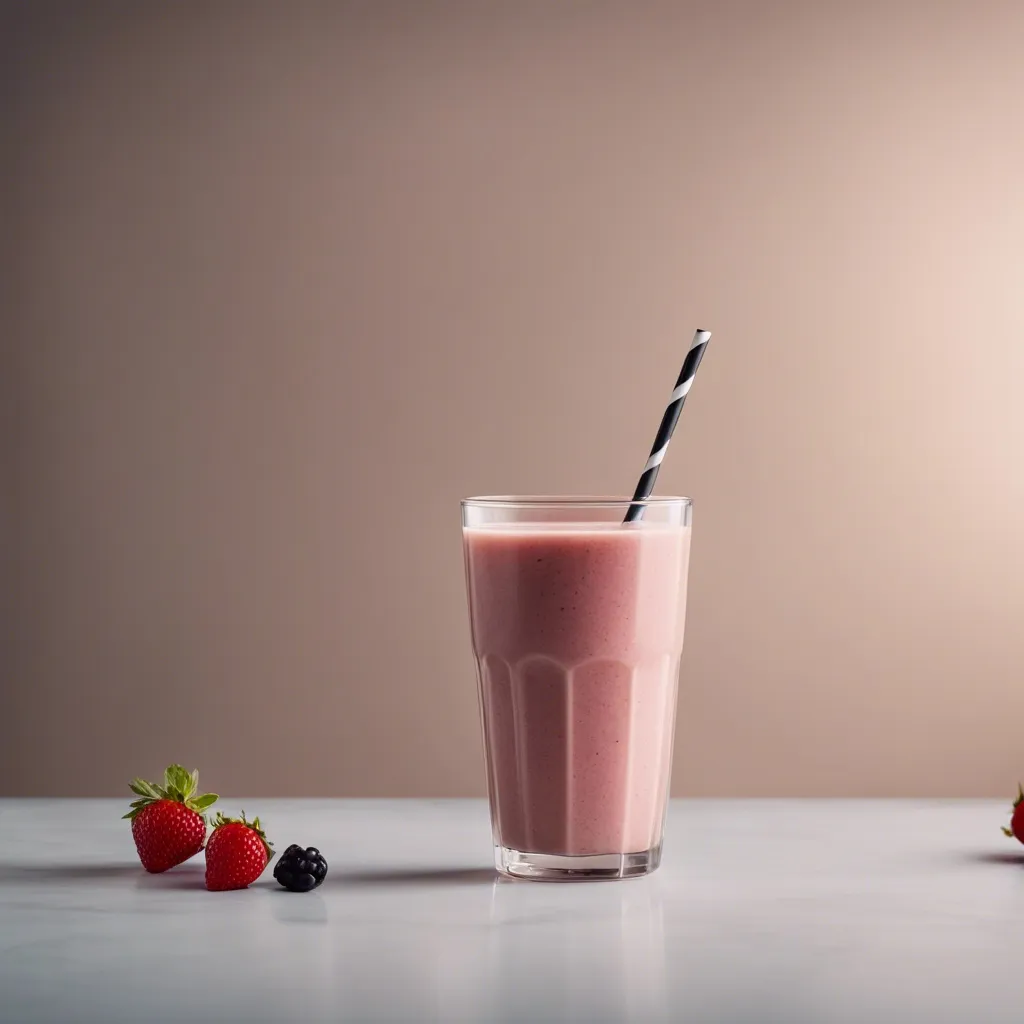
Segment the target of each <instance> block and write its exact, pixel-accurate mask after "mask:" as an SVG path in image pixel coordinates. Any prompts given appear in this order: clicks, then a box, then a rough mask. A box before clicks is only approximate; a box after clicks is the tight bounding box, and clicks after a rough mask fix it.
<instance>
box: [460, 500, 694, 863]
mask: <svg viewBox="0 0 1024 1024" xmlns="http://www.w3.org/2000/svg"><path fill="white" fill-rule="evenodd" d="M630 504H631V502H630V499H629V498H600V497H594V498H590V497H581V498H574V497H522V498H520V497H484V498H467V499H466V500H465V501H463V502H462V527H463V540H464V550H465V557H466V583H467V590H468V595H469V614H470V624H471V628H472V636H473V649H474V652H475V654H476V661H477V669H478V678H479V687H480V710H481V718H482V720H483V731H484V749H485V757H486V763H487V785H488V793H489V795H490V802H491V827H492V832H493V835H494V850H495V865H496V867H497V868H498V870H499V871H501V872H503V873H505V874H508V875H513V876H516V877H520V878H537V879H556V880H558V879H596V878H627V877H630V876H634V875H644V874H647V873H649V872H651V871H653V870H654V869H655V868H656V867H657V866H658V864H659V862H660V860H661V843H662V832H663V826H664V820H665V806H666V802H667V799H668V789H669V779H670V776H671V770H672V745H673V735H674V729H675V710H676V692H677V689H678V677H679V658H680V655H681V654H682V648H683V625H684V620H685V615H686V578H687V569H688V565H689V552H690V518H691V510H692V503H691V501H690V499H689V498H672V497H668V498H648V499H646V500H645V501H643V502H641V503H640V504H641V505H642V506H643V515H642V518H640V519H638V520H637V521H635V522H630V523H625V522H623V519H624V517H625V515H626V511H627V509H628V508H629V506H630Z"/></svg>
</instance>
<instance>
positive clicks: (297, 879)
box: [274, 843, 327, 892]
mask: <svg viewBox="0 0 1024 1024" xmlns="http://www.w3.org/2000/svg"><path fill="white" fill-rule="evenodd" d="M274 877H275V878H276V879H277V880H278V881H279V882H280V883H281V884H282V885H283V886H284V887H285V888H286V889H290V890H291V891H292V892H309V891H310V889H315V888H316V887H317V886H318V885H319V884H320V883H321V882H322V881H323V880H324V879H325V878H326V877H327V861H326V860H324V855H323V854H322V853H321V852H320V851H319V850H318V849H317V848H316V847H315V846H308V847H306V849H303V848H302V847H301V846H298V845H296V844H295V843H292V845H291V846H289V847H288V849H287V850H285V851H284V853H282V854H281V856H280V857H279V858H278V861H277V863H276V864H275V865H274Z"/></svg>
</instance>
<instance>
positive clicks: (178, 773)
mask: <svg viewBox="0 0 1024 1024" xmlns="http://www.w3.org/2000/svg"><path fill="white" fill-rule="evenodd" d="M128 786H129V788H130V789H131V791H132V792H133V793H134V794H135V795H136V796H137V797H138V799H137V800H133V801H132V802H131V804H130V808H131V809H130V810H129V811H128V813H127V814H125V815H123V817H125V818H128V819H130V820H131V821H134V820H135V818H136V817H137V816H138V815H139V813H140V811H142V810H143V809H144V808H146V807H148V806H149V805H150V804H154V803H156V802H157V801H158V800H171V801H173V802H174V803H177V804H184V805H185V806H186V807H187V808H188V809H189V810H191V811H195V812H196V813H197V814H198V815H199V816H200V817H201V818H202V819H203V821H204V822H205V821H206V815H205V814H204V813H203V812H204V811H205V810H206V809H207V808H208V807H211V806H212V805H213V804H214V803H215V802H216V800H217V794H216V793H199V794H197V792H196V791H197V790H198V788H199V772H198V771H192V772H187V771H185V769H184V768H182V766H181V765H180V764H172V765H170V766H169V767H168V768H167V770H166V771H165V772H164V781H163V785H162V786H161V785H157V784H156V783H153V782H147V781H146V780H145V779H132V781H131V782H130V783H128Z"/></svg>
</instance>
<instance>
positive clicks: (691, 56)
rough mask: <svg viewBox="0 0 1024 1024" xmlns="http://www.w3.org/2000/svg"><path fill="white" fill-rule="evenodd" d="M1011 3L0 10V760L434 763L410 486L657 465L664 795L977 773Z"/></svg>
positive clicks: (1001, 700) (1019, 269)
mask: <svg viewBox="0 0 1024 1024" xmlns="http://www.w3.org/2000/svg"><path fill="white" fill-rule="evenodd" d="M1022 39H1024V4H1020V3H1016V2H1013V0H1006V2H1003V3H991V2H988V3H986V2H977V0H975V2H967V0H964V2H958V3H943V2H925V0H921V2H919V3H914V2H907V0H904V2H902V3H900V2H896V3H892V2H858V3H849V2H842V3H823V2H820V0H815V2H806V3H804V2H797V0H788V2H773V3H762V2H759V0H749V2H719V0H714V2H712V0H706V2H701V3H685V2H678V3H665V4H653V3H643V2H640V3H626V2H622V3H568V2H564V3H557V2H556V3H551V2H535V3H528V2H513V0H507V2H504V3H469V2H467V3H440V2H427V3H419V2H412V0H410V2H407V3H399V2H388V0H382V2H377V3H370V2H365V3H335V4H322V5H313V4H306V3H285V2H283V0H282V2H280V3H257V2H253V3H237V4H236V3H226V2H224V3H199V2H191V3H176V4H174V3H169V2H164V3H145V4H139V3H129V2H124V3H103V2H98V0H93V2H89V3H77V2H66V3H49V2H43V0H35V2H32V3H27V2H26V3H5V4H4V5H3V7H2V14H0V104H2V120H0V132H2V137H0V145H2V189H0V260H2V268H0V269H2V274H0V289H2V295H0V300H2V301H0V346H2V347H0V458H2V461H0V467H2V481H0V485H2V486H0V502H2V505H0V513H2V524H0V544H2V565H0V598H2V602H3V606H2V609H0V627H2V635H0V659H2V661H0V668H2V676H0V683H2V691H0V793H4V794H18V793H23V794H101V793H110V794H116V793H124V794H125V795H126V797H127V790H126V788H125V781H126V780H127V779H128V777H129V776H131V775H134V774H137V773H144V774H153V773H156V772H158V771H159V770H161V769H162V768H163V766H164V765H165V763H166V762H168V761H169V760H171V759H179V760H181V761H183V762H184V763H185V764H186V765H187V766H188V767H192V766H198V767H200V768H201V770H202V773H203V778H204V781H205V782H206V783H207V784H208V785H209V786H211V787H213V788H216V789H219V790H221V791H222V792H223V791H227V792H260V793H266V794H311V795H312V794H339V795H353V794H355V795H359V794H362V795H383V794H387V795H422V794H428V795H470V794H481V793H482V792H483V781H484V779H483V772H482V769H481V762H480V744H479V740H478V735H477V732H478V721H477V710H476V695H475V683H474V680H473V676H472V662H471V658H470V654H469V638H468V630H467V625H466V613H465V605H464V597H463V576H462V563H461V557H462V556H461V549H460V534H459V528H458V505H457V503H458V499H459V498H460V497H461V496H463V495H465V494H470V493H488V492H495V491H500V492H552V491H563V492H565V491H568V492H609V491H612V492H622V491H626V490H629V489H630V488H631V487H632V484H633V482H634V479H635V477H636V475H637V473H638V472H639V470H640V468H641V466H642V465H643V462H644V459H645V457H646V454H647V449H648V447H649V444H650V442H651V439H652V437H653V434H654V430H655V427H656V425H657V422H658V418H659V416H660V414H661V411H662V407H663V405H664V402H665V400H666V397H667V394H668V391H669V389H670V388H671V385H672V383H673V381H674V378H675V375H676V373H677V371H678V368H679V364H680V360H681V358H682V355H683V353H684V351H685V348H686V346H687V344H688V342H689V340H690V336H691V334H692V331H693V329H694V328H695V327H696V326H701V327H707V328H710V329H712V330H713V331H714V332H715V334H714V338H713V340H712V344H711V348H710V350H709V352H708V355H707V358H706V359H705V360H704V364H703V366H702V368H701V372H700V374H699V376H698V379H697V384H696V386H695V387H694V390H693V392H692V394H691V398H690V402H689V404H688V406H687V408H686V411H685V413H684V416H683V421H682V424H681V433H679V434H677V437H676V441H675V443H674V445H673V447H672V449H671V452H670V454H669V458H668V460H667V462H666V463H665V466H664V469H663V471H662V475H661V481H660V485H659V487H660V490H661V491H662V492H663V493H686V494H689V495H692V496H693V497H694V499H695V501H696V515H695V531H694V555H693V564H692V576H691V603H690V620H689V629H688V640H687V650H686V655H685V658H684V668H683V681H682V686H683V689H682V698H681V703H680V721H679V729H678V740H677V754H676V762H675V792H676V793H677V794H684V793H685V794H841V795H846V794H854V795H856V794H871V795H875V794H897V795H898V794H945V795H968V794H993V795H994V794H1007V795H1008V794H1010V793H1011V792H1012V789H1013V787H1014V786H1015V784H1016V780H1017V777H1018V775H1019V774H1024V739H1022V736H1021V729H1020V726H1021V723H1022V722H1024V529H1022V528H1021V524H1020V519H1021V515H1022V510H1024V472H1022V471H1024V401H1022V399H1021V393H1022V387H1024V294H1022V284H1024V59H1022V58H1021V40H1022Z"/></svg>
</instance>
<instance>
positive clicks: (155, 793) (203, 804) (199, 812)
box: [124, 764, 217, 874]
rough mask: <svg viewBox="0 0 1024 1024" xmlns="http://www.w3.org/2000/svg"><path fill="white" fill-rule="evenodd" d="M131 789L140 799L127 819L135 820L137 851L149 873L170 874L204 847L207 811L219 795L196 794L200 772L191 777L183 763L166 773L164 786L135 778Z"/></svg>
mask: <svg viewBox="0 0 1024 1024" xmlns="http://www.w3.org/2000/svg"><path fill="white" fill-rule="evenodd" d="M130 786H131V789H132V792H133V793H136V794H138V796H139V799H138V800H133V801H132V805H131V807H132V809H131V810H130V811H129V812H128V813H127V814H126V815H124V817H126V818H129V819H131V823H132V836H133V837H134V838H135V848H136V849H137V850H138V851H139V859H140V860H141V861H142V866H143V867H144V868H145V869H146V870H147V871H152V872H153V873H154V874H155V873H157V872H160V871H166V870H167V869H168V868H173V867H174V865H175V864H180V863H181V862H182V861H186V860H188V859H189V857H194V856H195V855H196V854H197V853H198V852H199V851H200V850H201V849H202V848H203V840H204V839H205V838H206V816H205V815H204V814H203V811H205V810H206V808H207V807H209V806H210V805H211V804H212V803H213V802H214V801H215V800H216V799H217V794H216V793H203V794H201V795H199V794H197V793H196V789H197V787H198V786H199V772H192V773H191V774H190V773H189V772H187V771H185V769H184V768H182V767H181V765H180V764H172V765H171V766H170V768H168V769H167V771H166V772H164V784H163V785H162V786H158V785H155V784H153V783H150V782H146V781H145V780H144V779H133V780H132V781H131V783H130Z"/></svg>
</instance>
